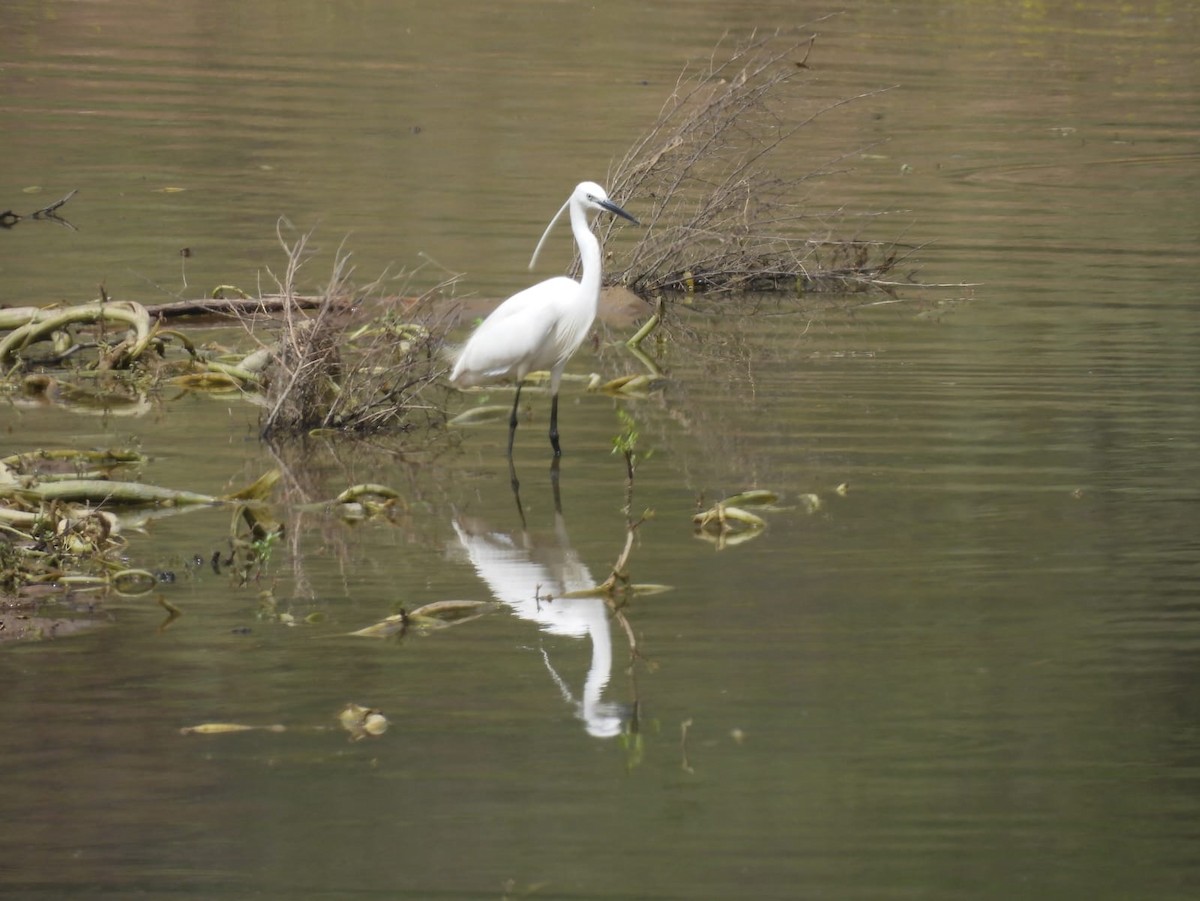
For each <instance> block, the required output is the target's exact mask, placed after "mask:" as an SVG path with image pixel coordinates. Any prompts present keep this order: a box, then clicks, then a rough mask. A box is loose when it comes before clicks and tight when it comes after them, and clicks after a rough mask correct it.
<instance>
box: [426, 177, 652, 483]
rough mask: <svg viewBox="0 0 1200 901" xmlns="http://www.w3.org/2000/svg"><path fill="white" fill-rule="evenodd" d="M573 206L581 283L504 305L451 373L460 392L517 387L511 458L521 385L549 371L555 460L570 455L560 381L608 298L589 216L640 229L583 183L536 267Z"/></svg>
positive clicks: (549, 285) (561, 282) (567, 281)
mask: <svg viewBox="0 0 1200 901" xmlns="http://www.w3.org/2000/svg"><path fill="white" fill-rule="evenodd" d="M567 208H570V210H571V231H572V232H573V233H574V234H575V243H576V244H577V245H578V246H579V259H580V261H581V263H582V267H583V273H582V276H581V278H580V280H579V281H575V280H574V279H572V278H567V277H566V276H559V277H558V278H551V279H547V280H546V281H544V282H539V283H538V284H536V285H533V286H532V287H530V288H526V289H525V290H524V291H519V292H517V293H516V294H514V295H513V296H512V297H510V298H509V299H508V300H506V301H504V303H502V304H500V306H498V307H497V308H496V309H495V310H494V311H493V312H492V314H491V315H490V316H488V317H487V319H485V320H483V322H482V323H480V325H479V328H477V329H475V332H474V334H472V335H471V337H470V339H469V340H468V341H467V343H466V345H465V346H464V347H463V349H462V352H461V353H460V354H459V355H458V360H457V362H455V364H454V371H453V372H451V373H450V381H451V383H452V384H454V385H456V386H457V387H459V388H469V387H470V386H472V385H481V384H485V383H489V382H497V381H502V380H505V379H512V380H514V381H515V382H516V383H517V396H516V397H515V398H513V407H512V417H511V418H510V419H509V422H508V457H509V459H510V460H511V459H512V450H513V438H514V437H515V436H516V434H517V407H518V405H519V403H520V400H521V384H522V382H523V381H524V380H525V377H526V376H527V375H529V373H531V372H537V371H539V370H545V369H548V370H550V445H551V447H553V448H554V456H555V457H559V456H560V455H561V454H562V448H560V447H559V445H558V383H559V381H560V380H561V379H562V374H563V368H564V367H565V366H566V365H567V360H569V359H571V357H572V355H574V353H575V351H576V350H578V349H579V345H580V344H582V343H583V339H584V338H586V337H587V334H588V331H589V330H590V329H591V327H592V322H593V321H594V320H595V318H596V306H597V304H598V303H599V301H600V242H599V241H597V240H596V236H595V235H593V234H592V231H591V229H590V228H589V227H588V218H587V214H588V211H589V210H596V211H605V212H609V213H613V214H615V215H617V216H621V217H622V218H624V219H628V220H629V221H630V222H632V223H633V224H634V225H638V224H640V223H639V222H638V221H637V220H636V219H634V218H633V217H632V216H630V215H629V214H628V213H627V212H625V211H624V210H623V209H621V208H620V207H619V206H617V205H616V204H615V203H613V202H612V201H611V200H609V199H608V194H606V193H605V191H604V189H603V188H602V187H600V186H599V185H598V184H596V183H595V182H591V181H585V182H581V183H580V184H579V185H578V186H576V188H575V190H574V191H572V192H571V196H570V197H568V198H567V202H566V203H564V204H563V205H562V208H561V209H559V211H558V212H557V213H555V214H554V218H553V219H551V220H550V224H549V225H547V226H546V230H545V231H544V232H543V233H542V238H541V240H540V241H538V244H537V247H536V248H534V251H533V259H531V260H530V261H529V268H530V269H532V268H533V265H534V263H536V262H537V258H538V253H540V252H541V249H542V245H543V244H545V243H546V237H547V236H548V235H549V234H550V230H551V229H552V228H554V223H556V222H558V220H559V217H560V216H562V214H563V211H564V210H566V209H567Z"/></svg>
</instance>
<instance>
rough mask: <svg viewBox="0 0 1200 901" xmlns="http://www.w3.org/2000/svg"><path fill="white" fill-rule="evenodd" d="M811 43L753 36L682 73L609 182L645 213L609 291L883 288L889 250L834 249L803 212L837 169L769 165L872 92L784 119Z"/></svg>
mask: <svg viewBox="0 0 1200 901" xmlns="http://www.w3.org/2000/svg"><path fill="white" fill-rule="evenodd" d="M815 40H816V38H815V35H813V36H805V37H802V38H796V37H791V38H788V37H784V36H783V35H781V34H780V33H779V32H772V33H768V34H765V35H757V34H756V35H753V36H751V38H750V39H749V40H748V41H747V42H745V43H743V44H741V45H738V46H735V47H734V48H733V50H732V52H731V53H730V54H729V57H728V59H726V60H725V61H723V62H719V61H718V59H717V57H716V55H715V54H716V52H717V51H714V56H713V57H712V58H710V59H709V60H708V61H707V63H706V64H705V65H703V66H701V67H700V68H698V69H697V68H685V70H684V72H683V73H682V74H681V75H680V78H679V81H678V82H677V84H676V86H675V90H674V91H673V92H672V94H671V96H670V98H669V99H668V100H667V102H666V104H665V105H664V106H663V109H662V112H661V113H660V114H659V118H658V120H657V121H656V122H655V124H654V125H653V127H652V128H651V129H650V131H649V132H647V134H646V135H645V136H644V137H642V139H641V140H639V141H638V142H637V143H636V144H635V145H634V146H633V147H632V148H631V149H630V150H629V152H628V153H627V154H626V156H625V158H624V159H623V160H622V161H621V162H620V163H619V164H618V165H617V166H616V169H615V171H614V172H613V173H611V175H610V176H609V183H610V186H611V188H612V193H613V196H615V197H637V198H639V200H642V201H648V202H649V203H650V205H651V207H650V211H649V212H648V213H645V214H644V215H642V222H643V224H644V225H645V226H646V228H645V230H644V232H643V233H642V238H641V240H640V241H639V242H638V244H637V245H636V246H635V247H634V248H633V250H632V251H630V252H629V253H628V255H627V256H626V257H625V258H624V259H620V260H618V261H617V264H616V265H614V266H611V267H610V268H609V271H608V277H609V280H610V281H612V282H618V283H622V284H626V285H628V286H629V287H630V288H632V289H633V290H634V291H636V292H637V293H639V294H641V295H642V296H643V297H650V296H652V295H653V294H655V293H657V292H660V291H687V292H693V291H724V292H731V291H764V290H766V291H776V290H785V291H792V292H797V293H802V292H806V291H811V290H822V289H824V290H829V289H834V290H840V291H844V290H860V289H863V288H866V287H881V288H883V287H884V285H883V281H882V280H883V279H884V277H885V275H886V274H887V273H888V272H889V271H890V270H891V269H892V268H893V267H894V266H895V264H896V263H897V262H898V261H899V256H900V253H899V252H898V251H897V249H896V248H895V246H884V245H879V244H875V243H871V242H863V241H857V240H839V239H836V238H833V237H832V236H831V234H830V229H829V227H828V225H827V224H826V223H824V222H822V221H820V220H818V219H817V218H816V217H814V216H812V215H810V214H807V213H806V212H805V211H804V210H803V209H802V208H801V198H800V197H799V196H798V194H799V190H800V188H801V187H802V185H803V183H804V182H806V181H808V180H809V179H812V178H815V177H817V176H821V175H825V174H828V173H829V172H830V171H831V167H832V166H835V165H838V164H840V163H841V161H842V160H831V161H829V162H828V163H827V164H826V165H825V166H823V167H821V168H820V169H818V170H816V171H813V172H810V173H809V174H807V175H804V176H800V177H781V176H778V175H776V174H774V173H773V172H772V171H771V169H770V168H769V165H768V163H769V162H770V158H771V157H772V156H777V155H778V154H779V152H780V151H781V150H782V149H783V148H784V147H785V146H786V145H787V142H788V141H789V140H790V139H791V138H792V137H794V136H795V135H796V134H797V132H799V131H800V130H801V129H803V128H805V127H806V126H808V125H809V124H810V123H811V122H813V120H815V119H816V118H817V117H818V116H821V115H823V114H824V113H827V112H830V111H832V110H834V109H837V108H839V107H843V106H845V105H847V104H850V103H853V102H855V101H858V100H861V99H863V98H866V97H870V96H873V95H875V94H878V93H880V91H870V92H866V93H863V94H859V95H857V96H855V97H851V98H847V99H844V100H840V101H837V102H835V103H831V104H828V105H826V106H824V107H822V108H820V109H818V110H817V111H815V112H813V113H811V114H809V115H807V116H806V117H804V118H802V119H799V120H795V119H794V118H792V117H791V115H790V111H789V109H788V108H787V107H786V106H785V100H786V98H785V97H784V96H783V89H784V88H785V87H786V86H788V85H789V84H791V83H792V82H793V81H794V80H795V79H796V78H797V77H798V76H799V75H801V74H802V73H803V72H805V71H806V70H807V69H808V62H807V61H808V57H809V54H810V53H811V51H812V47H813V44H814V41H815ZM719 49H720V48H718V50H719ZM884 90H886V89H884ZM856 152H857V151H856ZM843 159H844V158H843ZM643 209H644V207H643ZM639 215H641V214H639ZM611 227H612V223H609V224H608V225H607V226H606V228H611ZM801 229H803V232H801ZM814 234H815V235H816V237H814Z"/></svg>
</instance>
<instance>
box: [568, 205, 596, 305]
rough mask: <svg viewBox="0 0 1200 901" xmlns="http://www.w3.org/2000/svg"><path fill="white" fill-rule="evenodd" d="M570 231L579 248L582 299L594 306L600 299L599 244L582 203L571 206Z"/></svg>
mask: <svg viewBox="0 0 1200 901" xmlns="http://www.w3.org/2000/svg"><path fill="white" fill-rule="evenodd" d="M571 231H572V233H573V234H574V235H575V243H576V245H578V247H579V263H580V268H581V269H582V274H581V275H580V277H579V282H580V285H582V287H583V297H584V298H586V299H587V300H589V301H590V302H591V303H592V304H593V305H594V304H595V303H596V302H597V300H598V299H599V297H600V242H599V241H597V240H596V236H595V235H594V234H592V230H591V228H589V227H588V218H587V210H585V209H584V207H583V204H582V203H572V204H571Z"/></svg>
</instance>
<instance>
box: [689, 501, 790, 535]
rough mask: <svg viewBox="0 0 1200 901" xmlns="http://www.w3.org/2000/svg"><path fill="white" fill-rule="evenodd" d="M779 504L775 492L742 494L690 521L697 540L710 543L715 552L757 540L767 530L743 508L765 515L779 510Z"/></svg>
mask: <svg viewBox="0 0 1200 901" xmlns="http://www.w3.org/2000/svg"><path fill="white" fill-rule="evenodd" d="M778 502H779V495H778V494H776V493H775V492H774V491H768V490H766V489H762V488H756V489H752V490H750V491H742V492H740V493H738V494H735V495H732V496H730V497H727V498H725V499H724V500H722V501H718V502H717V503H715V504H713V505H712V506H711V507H709V508H708V509H706V510H701V511H700V512H698V513H696V514H695V515H694V516H693V517H692V524H693V525H694V526H695V528H696V535H697V537H700V538H704V539H706V540H708V541H712V542H713V543H715V544H716V546H717V550H723V549H724V548H726V547H731V546H733V545H736V544H741V543H743V542H745V541H748V540H750V539H751V538H756V537H757V536H758V535H760V534H762V531H763V530H764V529H765V528H766V527H767V521H766V519H764V518H763V517H761V516H759V515H758V514H757V513H752V512H750V511H749V510H747V509H745V508H746V507H758V508H760V509H761V510H763V511H764V512H767V511H776V510H778V509H779V507H778V506H776V505H777V504H778Z"/></svg>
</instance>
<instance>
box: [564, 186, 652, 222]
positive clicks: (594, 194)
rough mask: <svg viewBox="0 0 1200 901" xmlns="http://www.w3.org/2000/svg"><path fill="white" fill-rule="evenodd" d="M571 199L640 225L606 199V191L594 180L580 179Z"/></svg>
mask: <svg viewBox="0 0 1200 901" xmlns="http://www.w3.org/2000/svg"><path fill="white" fill-rule="evenodd" d="M571 199H572V200H575V201H577V202H578V203H582V204H583V206H584V208H585V209H589V210H596V211H601V210H603V211H604V212H606V213H612V214H613V215H615V216H620V217H621V218H622V219H628V220H629V221H630V222H632V223H633V224H634V225H641V223H640V222H638V221H637V220H636V219H634V218H633V217H632V216H630V215H629V214H628V213H627V212H625V211H624V210H623V209H621V208H620V207H619V206H617V205H616V204H615V203H613V202H612V201H611V200H609V199H608V192H607V191H605V190H604V188H602V187H600V185H598V184H596V183H595V182H594V181H581V182H580V183H579V184H578V185H576V186H575V191H574V193H573V194H572V195H571Z"/></svg>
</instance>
